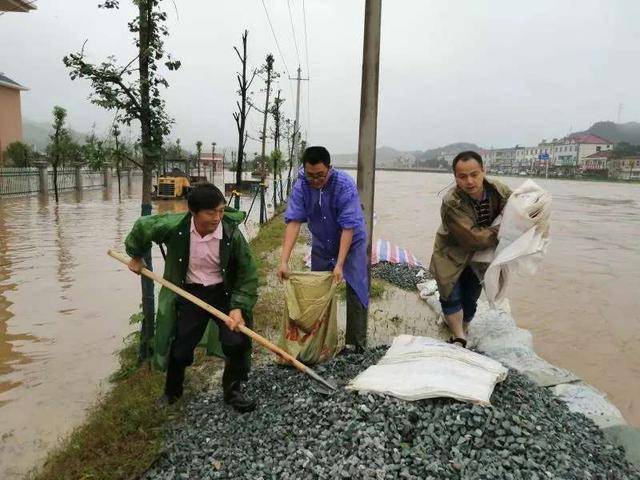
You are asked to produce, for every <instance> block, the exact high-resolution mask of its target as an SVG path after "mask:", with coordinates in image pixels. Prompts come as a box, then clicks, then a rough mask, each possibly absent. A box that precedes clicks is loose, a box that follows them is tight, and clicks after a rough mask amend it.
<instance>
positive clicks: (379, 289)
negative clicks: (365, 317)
mask: <svg viewBox="0 0 640 480" xmlns="http://www.w3.org/2000/svg"><path fill="white" fill-rule="evenodd" d="M386 284H387V283H386V282H385V281H384V280H380V279H379V278H372V279H371V289H370V290H369V298H370V299H371V300H375V299H379V298H384V294H385V292H386V291H387V287H386ZM336 295H337V296H338V298H339V299H340V300H345V299H346V298H347V287H346V286H345V284H344V283H341V284H340V285H338V288H337V289H336Z"/></svg>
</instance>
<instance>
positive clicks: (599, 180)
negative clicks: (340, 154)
mask: <svg viewBox="0 0 640 480" xmlns="http://www.w3.org/2000/svg"><path fill="white" fill-rule="evenodd" d="M336 168H338V169H340V170H350V171H356V170H357V169H358V168H357V167H354V166H336ZM376 172H410V173H451V171H450V170H445V169H442V168H397V167H376ZM487 175H491V176H492V177H509V178H520V179H522V180H525V179H527V178H532V179H545V180H567V181H577V182H596V183H623V184H624V183H630V184H640V179H632V180H618V179H615V178H602V177H567V176H564V177H559V176H557V175H555V176H554V175H551V176H549V177H546V176H545V175H516V174H502V173H496V172H493V171H488V172H487Z"/></svg>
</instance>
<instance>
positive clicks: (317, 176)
mask: <svg viewBox="0 0 640 480" xmlns="http://www.w3.org/2000/svg"><path fill="white" fill-rule="evenodd" d="M327 175H328V174H327V173H315V174H312V173H306V172H305V174H304V176H305V177H306V178H307V180H309V181H314V180H324V179H325V178H327Z"/></svg>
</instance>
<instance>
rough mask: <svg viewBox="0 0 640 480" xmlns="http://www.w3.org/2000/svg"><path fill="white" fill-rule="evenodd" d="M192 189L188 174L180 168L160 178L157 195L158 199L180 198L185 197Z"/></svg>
mask: <svg viewBox="0 0 640 480" xmlns="http://www.w3.org/2000/svg"><path fill="white" fill-rule="evenodd" d="M190 188H191V182H190V181H189V178H188V177H187V174H186V173H184V172H182V171H181V170H180V169H178V168H174V169H172V171H171V172H169V173H165V174H164V175H163V176H162V177H160V178H158V186H157V188H156V192H155V193H156V197H157V198H180V197H185V196H186V195H187V193H189V189H190Z"/></svg>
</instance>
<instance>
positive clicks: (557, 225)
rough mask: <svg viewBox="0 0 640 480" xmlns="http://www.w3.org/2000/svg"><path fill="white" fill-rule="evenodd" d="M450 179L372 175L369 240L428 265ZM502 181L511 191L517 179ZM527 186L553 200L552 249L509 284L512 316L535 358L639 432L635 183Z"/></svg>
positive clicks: (639, 213) (639, 263) (639, 229)
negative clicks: (599, 396) (532, 270)
mask: <svg viewBox="0 0 640 480" xmlns="http://www.w3.org/2000/svg"><path fill="white" fill-rule="evenodd" d="M352 173H353V174H355V172H352ZM452 180H453V177H452V176H451V175H448V174H438V173H405V172H377V173H376V204H375V207H376V212H377V214H378V217H379V222H378V224H377V225H376V235H379V236H381V237H382V238H386V239H389V240H391V241H393V242H394V243H397V244H399V245H402V246H405V247H406V248H409V249H411V250H412V251H413V252H414V254H415V255H416V256H417V257H418V258H419V259H421V260H422V261H423V262H424V263H426V264H428V262H429V259H430V256H431V251H432V248H433V239H434V236H435V232H436V229H437V228H438V225H439V223H440V205H441V202H442V198H441V197H438V196H437V194H438V192H440V191H441V190H442V189H444V188H445V187H446V186H447V185H448V184H449V182H451V181H452ZM501 180H502V181H503V182H504V183H506V184H508V185H509V186H511V187H512V188H515V187H517V186H518V185H520V184H521V183H522V181H523V180H522V179H520V178H509V177H502V178H501ZM535 181H536V182H538V183H539V184H540V186H542V187H543V188H545V189H546V190H548V191H549V192H551V194H552V195H553V216H552V219H553V220H552V230H551V245H550V247H549V251H548V254H547V257H546V258H545V260H544V261H543V263H542V265H541V267H540V269H539V270H538V273H537V274H536V275H535V276H533V277H527V278H515V279H514V281H513V284H512V285H510V288H509V291H508V297H509V298H510V300H511V307H512V310H513V315H514V318H515V319H516V322H517V323H518V325H519V326H521V327H523V328H526V329H528V330H530V331H531V332H532V333H533V338H534V344H535V349H536V351H537V352H538V353H539V354H540V355H541V356H542V357H544V358H545V359H547V360H549V361H550V362H552V363H554V364H556V365H559V366H562V367H565V368H568V369H570V370H572V371H574V372H576V373H577V374H578V375H579V376H581V377H582V378H584V379H585V380H586V381H587V382H589V383H591V384H593V385H595V386H596V387H597V388H599V389H600V390H602V391H604V392H605V393H607V395H608V396H609V399H610V400H611V401H612V402H613V403H614V404H615V405H616V406H617V407H618V408H620V410H621V411H622V413H623V415H624V416H625V418H626V419H627V421H629V422H630V423H633V424H635V425H636V426H640V294H639V292H640V241H639V239H640V185H637V184H636V185H632V184H616V183H600V182H575V181H574V182H572V181H558V180H538V179H536V180H535Z"/></svg>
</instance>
